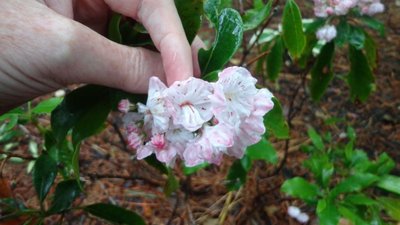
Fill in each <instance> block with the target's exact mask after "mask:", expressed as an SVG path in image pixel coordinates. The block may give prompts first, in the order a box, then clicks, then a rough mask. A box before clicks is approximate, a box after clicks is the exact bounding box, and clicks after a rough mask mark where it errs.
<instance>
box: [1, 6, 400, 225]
mask: <svg viewBox="0 0 400 225" xmlns="http://www.w3.org/2000/svg"><path fill="white" fill-rule="evenodd" d="M387 2H388V4H390V6H389V7H387V8H388V12H387V13H385V15H382V16H381V19H382V20H383V21H385V23H386V24H387V25H388V27H387V36H386V37H385V38H378V39H376V40H378V41H377V42H378V44H379V68H378V69H377V70H376V72H375V74H376V84H377V87H376V91H375V92H374V93H373V94H372V96H371V97H370V98H369V99H368V101H367V102H366V103H364V104H361V103H352V102H351V101H349V98H348V89H347V86H346V85H345V83H344V81H343V80H342V79H334V81H333V83H332V84H331V85H330V87H329V89H328V91H327V94H326V95H325V97H324V98H323V99H322V100H321V102H320V103H318V104H316V103H313V102H310V101H309V98H308V97H307V98H306V100H305V102H304V103H302V104H301V101H300V99H302V96H304V95H307V93H304V92H303V91H300V92H299V93H298V96H297V98H296V100H295V106H296V107H297V105H298V106H301V107H298V108H299V109H300V111H299V112H297V113H296V115H295V117H294V118H293V120H292V126H293V128H292V130H291V141H290V143H289V153H288V156H287V163H286V164H285V165H284V168H283V169H282V170H280V172H279V173H273V171H274V166H272V165H266V164H265V163H261V162H259V163H257V164H256V165H255V166H254V167H253V170H252V171H251V173H250V174H249V177H248V181H247V184H246V186H245V187H244V188H242V189H241V190H240V191H238V192H234V193H228V192H227V190H226V189H225V187H224V182H225V176H226V173H227V170H228V168H229V166H230V164H231V163H232V161H233V160H232V159H228V158H227V159H226V160H224V162H223V164H222V165H221V166H218V167H217V166H211V167H209V168H207V169H204V170H201V171H199V172H197V173H196V174H195V175H193V176H191V177H186V176H184V175H183V174H182V171H180V169H179V168H176V174H177V176H178V178H179V181H180V183H181V188H180V190H179V191H178V193H176V194H174V195H173V196H171V197H169V198H167V197H165V195H164V194H163V188H162V187H163V185H164V183H165V180H166V178H165V177H163V176H161V175H160V174H159V173H158V172H157V171H155V170H154V169H153V168H152V167H150V166H148V165H147V164H146V163H144V162H142V161H136V160H133V159H132V158H133V154H134V152H130V151H129V150H124V146H123V145H122V143H121V141H120V139H119V137H118V136H117V135H116V131H115V129H114V128H113V127H112V126H111V124H109V125H108V127H107V129H106V130H105V131H104V132H103V133H102V134H101V135H99V136H97V137H95V138H92V139H90V140H88V141H86V142H85V143H84V144H83V145H82V150H81V157H80V158H81V160H80V164H81V172H82V176H83V179H84V180H85V182H86V193H85V194H84V195H83V196H82V197H81V198H80V199H79V200H77V202H76V204H90V203H95V202H110V203H116V204H118V205H121V206H124V207H127V208H130V209H132V210H135V211H137V212H139V213H140V214H141V215H142V216H143V217H144V218H146V220H147V221H148V224H206V225H212V224H217V223H218V221H221V220H223V221H224V223H223V224H297V223H296V222H295V221H293V220H291V219H289V217H288V216H287V215H286V209H287V207H288V206H289V205H293V204H295V205H298V206H301V207H302V209H303V210H304V211H305V212H307V213H309V214H310V215H312V216H313V215H314V212H313V210H314V209H310V208H307V207H306V206H305V205H301V203H300V202H296V201H294V200H293V199H290V198H287V197H285V196H284V195H283V194H282V193H281V192H280V191H279V188H280V185H281V184H282V182H283V181H284V180H285V179H287V178H289V177H291V176H295V175H303V174H304V171H303V170H302V169H301V163H302V159H304V157H305V155H304V154H303V153H301V152H300V151H299V147H300V145H301V144H306V143H308V142H309V140H308V138H307V136H306V132H305V131H306V130H307V127H308V126H312V127H314V128H316V129H317V130H318V131H326V130H330V131H332V129H331V128H329V127H328V126H326V125H324V123H323V121H324V120H325V119H327V118H330V117H338V118H342V119H344V120H345V121H346V122H347V123H338V124H337V127H336V128H334V131H335V130H336V131H337V132H334V133H333V134H334V135H339V134H340V133H341V132H342V131H344V128H345V127H346V126H347V124H350V125H351V126H353V127H354V128H355V129H356V131H357V134H358V139H357V146H358V147H359V148H362V149H365V150H367V152H368V153H369V154H370V155H371V156H372V157H373V156H376V155H377V154H378V153H379V152H383V151H385V152H387V153H388V154H389V155H390V156H391V157H393V158H394V159H395V161H396V162H400V154H399V150H400V55H399V52H400V25H399V24H400V8H399V7H397V6H394V3H393V2H392V1H387ZM335 60H336V61H337V63H336V65H337V67H336V68H335V70H336V71H337V72H338V73H340V72H345V71H347V64H348V61H347V59H346V58H345V57H337V58H336V59H335ZM299 82H300V80H299V79H298V75H297V74H288V73H284V74H282V75H281V77H280V80H279V81H278V84H279V85H272V84H271V85H269V86H270V89H271V91H272V92H273V93H274V94H275V95H276V96H277V98H278V99H280V101H281V103H282V105H283V107H284V109H285V111H286V113H287V110H288V106H289V104H290V99H291V97H292V93H293V91H294V89H295V88H296V87H297V85H298V83H299ZM278 87H279V88H278ZM113 120H114V117H113V116H110V118H109V121H110V123H111V121H113ZM41 122H43V123H44V124H46V123H47V124H48V123H49V121H48V118H43V119H42V121H41ZM29 139H37V132H36V131H35V130H32V129H31V128H30V127H29V126H28V127H27V129H26V135H25V137H24V138H23V139H21V140H20V145H19V147H18V150H17V151H16V153H21V154H26V152H27V148H28V147H27V145H28V140H29ZM38 141H40V140H38ZM274 144H275V147H276V148H277V149H278V153H279V156H280V158H281V159H282V157H283V154H284V153H283V149H284V142H283V141H280V142H278V141H277V142H276V143H274ZM395 173H397V174H398V175H400V164H397V170H396V171H395ZM3 175H4V177H5V178H7V181H8V182H9V184H10V186H11V189H12V193H13V195H14V196H15V197H16V198H17V199H20V200H23V201H24V202H25V203H26V205H27V206H31V207H37V200H36V197H35V195H34V190H33V187H32V184H31V178H30V176H29V175H27V174H26V163H19V164H16V163H7V165H5V167H4V169H3ZM3 187H4V186H3ZM3 191H4V190H3ZM52 219H54V220H56V219H58V218H52ZM312 219H314V218H312ZM47 223H49V224H51V223H52V222H51V221H50V220H49V221H47ZM0 224H6V223H2V222H0ZM16 224H18V223H16ZM63 224H104V222H102V221H99V220H97V219H94V218H91V217H89V216H88V215H87V214H85V213H82V212H76V213H73V214H67V215H66V217H65V219H64V222H63ZM311 224H313V222H311Z"/></svg>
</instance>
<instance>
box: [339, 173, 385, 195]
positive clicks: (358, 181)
mask: <svg viewBox="0 0 400 225" xmlns="http://www.w3.org/2000/svg"><path fill="white" fill-rule="evenodd" d="M378 180H379V177H378V176H376V175H373V174H370V173H356V174H354V175H351V176H349V177H347V178H345V179H344V180H342V181H341V182H339V183H338V184H337V185H336V186H335V187H334V188H333V189H332V195H333V196H337V195H339V194H341V193H348V192H353V191H361V190H363V189H364V188H367V187H369V186H371V185H372V184H374V183H376V182H377V181H378Z"/></svg>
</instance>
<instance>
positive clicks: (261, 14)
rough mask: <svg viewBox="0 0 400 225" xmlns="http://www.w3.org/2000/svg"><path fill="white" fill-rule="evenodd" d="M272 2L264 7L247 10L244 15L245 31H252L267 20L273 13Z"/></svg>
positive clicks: (270, 0)
mask: <svg viewBox="0 0 400 225" xmlns="http://www.w3.org/2000/svg"><path fill="white" fill-rule="evenodd" d="M272 2H273V1H272V0H269V1H268V3H267V4H265V5H263V6H261V7H260V6H257V5H256V7H255V8H253V9H249V10H246V12H245V14H244V15H243V17H242V19H243V29H244V30H245V31H247V30H252V29H255V28H257V27H258V26H260V24H261V23H262V22H263V21H264V20H265V19H267V17H268V16H269V15H270V13H271V7H272Z"/></svg>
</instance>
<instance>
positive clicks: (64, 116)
mask: <svg viewBox="0 0 400 225" xmlns="http://www.w3.org/2000/svg"><path fill="white" fill-rule="evenodd" d="M110 90H111V89H110V88H106V87H101V86H95V85H87V86H84V87H81V88H78V89H76V90H74V91H73V92H71V93H69V94H68V95H66V96H65V98H64V100H63V101H62V103H61V104H60V105H59V106H58V107H57V108H56V109H55V110H54V111H53V112H52V114H51V127H52V130H53V132H54V136H55V138H56V140H57V141H58V142H61V141H63V139H64V138H65V136H66V135H67V133H68V131H69V130H70V129H73V141H74V144H75V145H76V144H77V143H78V142H79V141H81V140H82V139H84V138H86V137H88V136H90V135H93V134H95V133H96V132H98V130H99V129H100V128H101V127H102V126H103V123H104V121H105V119H106V118H107V115H108V113H109V112H110V110H111V104H110Z"/></svg>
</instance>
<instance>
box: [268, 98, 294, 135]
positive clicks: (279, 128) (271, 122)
mask: <svg viewBox="0 0 400 225" xmlns="http://www.w3.org/2000/svg"><path fill="white" fill-rule="evenodd" d="M272 101H273V102H274V108H273V109H272V110H271V111H269V112H268V113H267V114H266V115H265V116H264V125H265V128H266V129H267V132H271V133H273V134H274V135H275V137H277V138H279V139H286V138H289V126H288V124H287V122H286V120H285V117H284V116H283V110H282V107H281V104H280V103H279V101H278V99H276V98H272Z"/></svg>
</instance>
